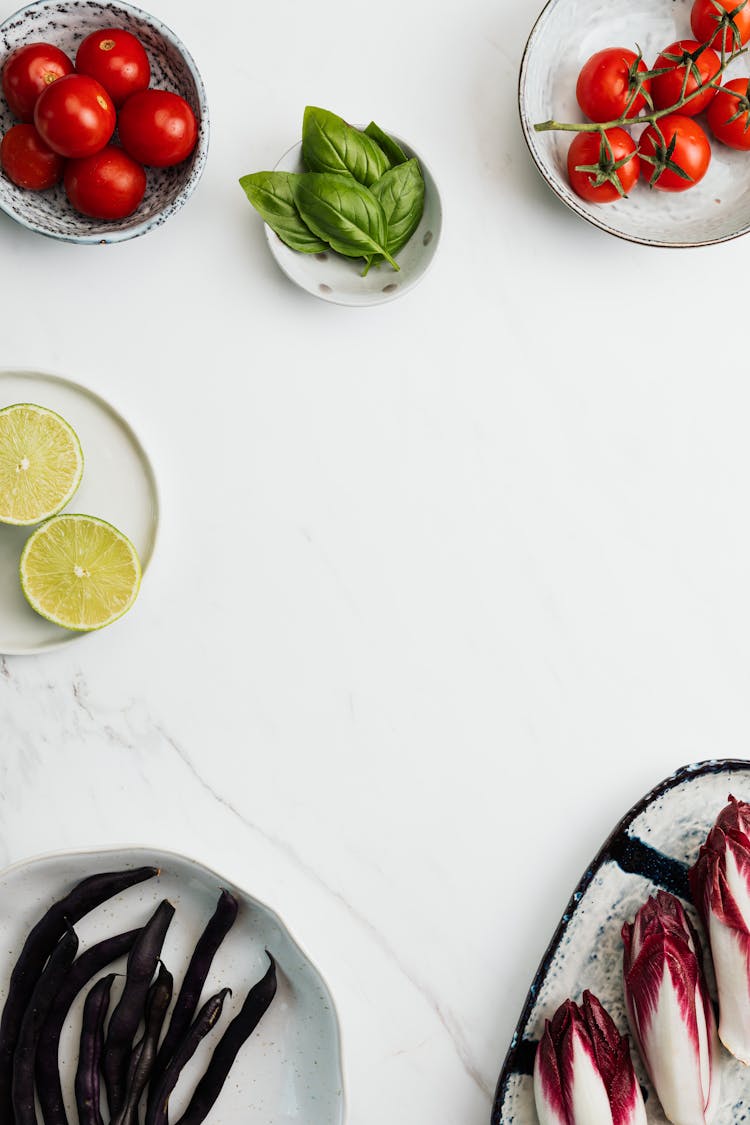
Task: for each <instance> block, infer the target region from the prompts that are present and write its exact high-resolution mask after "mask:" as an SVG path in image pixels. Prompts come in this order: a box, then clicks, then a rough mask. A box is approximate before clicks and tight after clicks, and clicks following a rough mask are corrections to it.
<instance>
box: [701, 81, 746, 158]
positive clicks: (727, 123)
mask: <svg viewBox="0 0 750 1125" xmlns="http://www.w3.org/2000/svg"><path fill="white" fill-rule="evenodd" d="M749 110H750V98H749V97H748V80H747V78H733V79H732V81H731V82H727V83H726V85H724V86H722V87H721V88H720V89H719V91H718V92H717V94H716V97H715V98H714V100H713V101H712V102H711V104H710V106H709V107H708V113H707V114H706V116H707V118H708V124H709V126H710V128H711V132H712V133H713V135H714V136H715V137H716V139H717V141H721V142H722V144H725V145H729V147H730V148H739V149H750V128H748V126H749V125H750V114H749V113H748V111H749ZM733 118H734V120H732V119H733Z"/></svg>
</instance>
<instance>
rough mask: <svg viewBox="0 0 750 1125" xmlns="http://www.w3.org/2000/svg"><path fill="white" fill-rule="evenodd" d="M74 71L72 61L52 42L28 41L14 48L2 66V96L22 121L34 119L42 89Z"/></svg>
mask: <svg viewBox="0 0 750 1125" xmlns="http://www.w3.org/2000/svg"><path fill="white" fill-rule="evenodd" d="M72 73H73V63H72V62H71V61H70V59H69V58H68V56H67V55H66V54H65V52H64V51H61V50H60V48H59V47H55V46H53V45H52V44H51V43H27V44H26V45H25V46H23V47H17V48H16V49H15V51H11V53H10V54H9V55H8V58H7V59H6V61H5V65H4V66H3V80H2V84H3V95H4V96H5V100H6V102H7V103H8V106H9V107H10V111H11V113H12V114H13V116H14V117H17V118H18V119H19V121H24V122H27V123H28V122H30V121H33V120H34V106H35V105H36V101H37V98H38V97H39V95H40V94H41V93H42V91H43V90H46V88H47V87H48V86H49V85H50V84H51V83H52V82H56V81H57V79H58V78H64V77H65V75H66V74H72Z"/></svg>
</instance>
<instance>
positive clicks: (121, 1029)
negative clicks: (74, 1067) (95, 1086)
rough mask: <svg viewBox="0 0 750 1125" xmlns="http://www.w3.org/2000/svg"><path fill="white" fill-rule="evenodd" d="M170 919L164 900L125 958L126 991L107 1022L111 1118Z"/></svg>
mask: <svg viewBox="0 0 750 1125" xmlns="http://www.w3.org/2000/svg"><path fill="white" fill-rule="evenodd" d="M173 916H174V907H173V906H172V904H171V902H167V900H166V899H164V900H163V901H162V902H160V903H159V905H158V906H157V908H156V910H155V911H154V913H153V914H152V915H151V918H150V919H149V921H148V922H147V923H146V925H145V926H144V927H143V929H142V930H141V933H140V934H139V935H138V937H137V939H136V941H135V943H134V945H133V948H132V949H131V950H130V956H129V957H128V968H127V976H126V978H125V987H124V988H123V991H122V995H121V997H120V1001H119V1003H118V1004H117V1007H116V1008H115V1010H114V1011H113V1012H112V1015H111V1017H110V1020H109V1027H108V1028H107V1040H106V1043H105V1045H104V1056H103V1059H102V1071H103V1073H104V1084H105V1086H106V1088H107V1100H108V1102H109V1112H110V1114H111V1116H112V1117H113V1118H114V1117H115V1116H116V1115H117V1114H118V1113H119V1111H120V1110H121V1109H122V1106H123V1102H124V1100H125V1088H126V1086H127V1078H128V1063H129V1061H130V1054H131V1051H132V1048H133V1040H134V1038H135V1033H136V1031H137V1030H138V1025H139V1023H140V1022H141V1017H142V1016H143V1013H144V1009H145V1006H146V997H147V996H148V990H149V986H150V984H151V978H152V977H153V975H154V970H155V969H156V965H157V962H158V960H159V956H160V954H161V948H162V945H163V944H164V938H165V936H166V933H167V930H168V928H169V923H170V922H171V921H172V917H173Z"/></svg>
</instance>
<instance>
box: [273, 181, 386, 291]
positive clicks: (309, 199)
mask: <svg viewBox="0 0 750 1125" xmlns="http://www.w3.org/2000/svg"><path fill="white" fill-rule="evenodd" d="M294 199H295V202H296V204H297V209H298V210H299V213H300V215H301V216H302V218H303V219H304V221H305V222H306V223H307V225H308V226H309V228H310V230H311V231H312V232H313V234H316V235H317V236H318V238H324V239H325V240H326V242H327V243H328V244H329V245H330V247H331V249H332V250H336V251H338V253H339V254H344V255H345V257H347V258H361V257H365V258H366V257H369V256H370V255H371V254H382V255H383V257H384V258H387V260H388V261H389V262H390V263H391V265H392V266H393V268H394V269H395V270H397V269H398V268H399V267H398V264H397V263H396V262H394V260H393V258H392V257H391V255H390V253H389V252H388V247H387V246H386V238H387V229H388V228H387V224H386V219H385V212H384V211H383V208H382V206H381V204H380V203H379V202H378V200H377V199H376V198H375V196H374V195H373V194H372V192H371V191H369V190H368V189H367V188H366V187H364V186H363V185H362V184H359V183H357V181H356V180H354V179H352V177H351V176H348V175H341V174H336V173H332V172H307V173H306V174H305V175H302V176H298V177H297V179H296V181H295V184H294Z"/></svg>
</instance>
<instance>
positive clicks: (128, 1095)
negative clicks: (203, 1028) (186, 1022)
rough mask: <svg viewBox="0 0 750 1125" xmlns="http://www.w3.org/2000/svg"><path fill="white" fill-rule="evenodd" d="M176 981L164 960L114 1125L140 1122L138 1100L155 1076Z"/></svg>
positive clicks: (155, 983) (135, 1124)
mask: <svg viewBox="0 0 750 1125" xmlns="http://www.w3.org/2000/svg"><path fill="white" fill-rule="evenodd" d="M173 984H174V982H173V980H172V974H171V973H170V972H169V970H168V969H167V967H166V966H165V965H164V964H163V963H162V964H161V965H160V966H159V973H158V975H157V977H156V980H155V981H154V983H153V984H152V985H151V988H150V989H149V992H148V999H147V1000H146V1026H145V1030H144V1032H143V1038H142V1039H141V1040H140V1042H139V1043H137V1044H136V1046H135V1047H134V1048H133V1054H132V1056H131V1061H130V1066H129V1068H128V1078H127V1084H126V1088H125V1101H124V1102H123V1105H122V1108H121V1109H120V1112H119V1113H117V1114H115V1116H114V1117H113V1118H112V1125H138V1104H139V1102H140V1100H141V1097H142V1095H143V1091H144V1090H145V1089H146V1085H147V1083H148V1082H149V1080H150V1078H151V1074H152V1071H153V1067H154V1063H155V1061H156V1052H157V1048H158V1046H159V1036H160V1035H161V1029H162V1026H163V1024H164V1020H165V1017H166V1015H167V1010H168V1009H169V1005H170V1004H171V1002H172V987H173Z"/></svg>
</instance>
